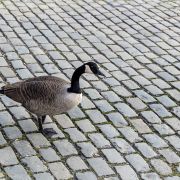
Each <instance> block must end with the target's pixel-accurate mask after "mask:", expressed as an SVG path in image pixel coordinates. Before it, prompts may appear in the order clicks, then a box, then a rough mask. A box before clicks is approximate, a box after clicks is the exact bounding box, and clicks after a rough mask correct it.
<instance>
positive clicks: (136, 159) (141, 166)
mask: <svg viewBox="0 0 180 180" xmlns="http://www.w3.org/2000/svg"><path fill="white" fill-rule="evenodd" d="M126 159H127V161H128V162H129V163H130V164H131V165H132V166H133V167H134V169H136V171H137V172H147V171H149V170H150V167H149V165H148V164H147V162H146V161H145V160H144V159H143V158H142V157H141V156H140V155H139V154H130V155H127V156H126Z"/></svg>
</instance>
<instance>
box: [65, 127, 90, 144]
mask: <svg viewBox="0 0 180 180" xmlns="http://www.w3.org/2000/svg"><path fill="white" fill-rule="evenodd" d="M65 132H66V133H68V134H69V136H70V138H71V140H72V141H73V142H80V141H86V140H87V138H86V137H85V136H84V134H83V133H81V132H80V131H79V130H78V129H77V128H68V129H65Z"/></svg>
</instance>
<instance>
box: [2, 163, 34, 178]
mask: <svg viewBox="0 0 180 180" xmlns="http://www.w3.org/2000/svg"><path fill="white" fill-rule="evenodd" d="M4 169H5V171H6V173H7V175H8V176H9V177H10V178H11V179H14V180H31V178H30V177H29V175H28V174H27V172H26V170H25V169H24V167H23V166H22V165H15V166H9V167H6V168H4Z"/></svg>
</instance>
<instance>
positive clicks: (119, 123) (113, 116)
mask: <svg viewBox="0 0 180 180" xmlns="http://www.w3.org/2000/svg"><path fill="white" fill-rule="evenodd" d="M107 116H108V118H109V120H110V121H112V123H113V124H114V126H116V127H124V126H127V125H128V123H127V121H126V120H125V119H124V117H123V116H122V115H121V114H120V113H118V112H112V113H109V114H107Z"/></svg>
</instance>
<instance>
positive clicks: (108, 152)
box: [102, 149, 126, 164]
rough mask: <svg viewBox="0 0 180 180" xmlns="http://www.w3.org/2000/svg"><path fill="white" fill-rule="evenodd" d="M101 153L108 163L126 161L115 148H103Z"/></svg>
mask: <svg viewBox="0 0 180 180" xmlns="http://www.w3.org/2000/svg"><path fill="white" fill-rule="evenodd" d="M102 152H103V154H104V155H105V156H106V158H107V159H108V161H109V162H110V163H114V164H115V163H124V162H126V161H125V160H124V158H123V157H122V156H121V154H120V153H119V152H118V151H117V150H116V149H103V150H102Z"/></svg>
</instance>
